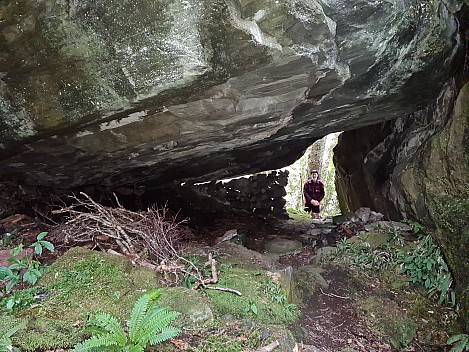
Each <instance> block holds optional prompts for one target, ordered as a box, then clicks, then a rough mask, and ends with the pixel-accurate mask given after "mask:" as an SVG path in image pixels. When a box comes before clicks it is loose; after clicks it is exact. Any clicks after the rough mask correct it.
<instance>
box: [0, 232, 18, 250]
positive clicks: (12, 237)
mask: <svg viewBox="0 0 469 352" xmlns="http://www.w3.org/2000/svg"><path fill="white" fill-rule="evenodd" d="M17 239H18V233H17V230H13V231H11V232H6V233H4V234H3V236H2V237H1V238H0V246H1V247H9V246H11V245H12V244H13V243H14V242H16V240H17Z"/></svg>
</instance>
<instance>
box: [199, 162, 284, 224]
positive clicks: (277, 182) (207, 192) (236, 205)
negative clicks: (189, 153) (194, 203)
mask: <svg viewBox="0 0 469 352" xmlns="http://www.w3.org/2000/svg"><path fill="white" fill-rule="evenodd" d="M287 182H288V171H271V172H269V173H261V174H257V175H251V176H249V177H241V178H236V179H233V180H230V181H228V182H221V181H212V182H210V183H206V184H202V185H195V186H191V187H193V188H194V190H196V191H197V192H198V193H199V195H201V196H205V197H210V198H211V199H212V200H216V201H217V202H218V203H219V204H221V205H222V206H223V207H227V208H229V209H235V210H247V211H249V212H253V213H255V214H258V215H267V214H272V215H275V216H277V217H278V216H287V213H286V211H285V209H284V206H285V203H286V201H285V199H284V198H283V196H285V195H286V194H287V192H286V191H285V186H286V185H287Z"/></svg>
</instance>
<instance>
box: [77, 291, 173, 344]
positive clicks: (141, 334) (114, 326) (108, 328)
mask: <svg viewBox="0 0 469 352" xmlns="http://www.w3.org/2000/svg"><path fill="white" fill-rule="evenodd" d="M160 295H161V294H160V290H153V291H150V292H148V293H145V294H144V295H143V296H141V297H140V298H139V299H138V301H137V302H136V303H135V305H134V307H133V309H132V313H131V316H130V320H129V321H128V324H127V327H128V334H126V332H125V330H124V329H123V328H122V327H121V325H120V324H119V321H118V320H117V319H116V318H115V317H114V316H112V315H110V314H107V313H102V314H98V315H97V316H96V317H95V318H94V319H92V320H90V321H89V322H88V324H87V325H88V331H89V332H91V333H93V334H94V335H93V336H92V337H91V338H89V339H87V340H85V341H83V342H81V343H79V344H77V345H76V346H75V348H74V351H89V352H94V351H131V352H143V351H144V350H145V348H146V346H147V345H148V344H150V345H156V344H159V343H161V342H163V341H166V340H168V339H170V338H172V337H174V336H177V335H178V334H179V333H180V332H181V331H180V330H179V329H177V328H174V327H172V326H169V324H170V323H171V322H172V321H173V320H174V319H176V318H177V317H178V316H179V315H180V313H177V312H174V311H170V310H169V307H159V306H158V305H157V303H158V300H159V299H160Z"/></svg>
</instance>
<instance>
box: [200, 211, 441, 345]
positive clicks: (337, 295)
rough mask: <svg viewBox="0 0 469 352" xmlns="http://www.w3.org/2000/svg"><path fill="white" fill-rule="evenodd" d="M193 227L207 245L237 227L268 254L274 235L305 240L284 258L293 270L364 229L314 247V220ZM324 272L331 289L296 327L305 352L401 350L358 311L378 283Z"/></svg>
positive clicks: (336, 234) (329, 269)
mask: <svg viewBox="0 0 469 352" xmlns="http://www.w3.org/2000/svg"><path fill="white" fill-rule="evenodd" d="M206 220H207V219H205V221H206ZM192 227H193V231H194V233H195V234H196V238H198V240H200V241H203V242H205V243H206V244H208V245H212V244H213V243H215V241H216V239H217V238H219V237H221V236H222V235H223V234H224V233H225V232H226V231H227V230H230V229H237V230H238V232H239V233H241V234H244V235H246V242H245V246H246V247H248V248H249V249H252V250H256V251H259V252H261V253H263V252H264V244H265V242H266V241H268V240H271V239H273V238H276V237H282V238H287V239H293V240H299V241H301V242H303V251H302V252H301V253H297V254H292V255H287V256H283V257H281V258H280V260H279V262H280V263H281V264H284V265H290V266H292V267H293V268H294V269H298V268H301V267H302V266H304V265H309V264H310V261H311V258H312V257H313V256H314V255H315V254H316V252H317V250H318V249H319V248H320V247H322V246H325V245H327V246H334V245H335V244H336V243H337V242H338V241H339V240H340V239H342V238H344V237H351V236H353V235H354V234H355V233H356V232H357V231H358V230H360V229H359V228H355V229H354V228H350V227H349V228H346V229H344V228H342V227H340V226H339V227H337V228H335V229H334V230H333V231H332V232H331V233H329V234H327V235H325V236H323V239H324V240H323V241H322V242H320V244H319V245H317V244H316V245H314V246H313V245H311V244H309V243H308V242H305V240H304V235H305V234H306V233H307V231H308V229H309V228H311V219H300V220H292V219H290V220H281V219H274V218H265V219H262V218H261V219H260V218H256V217H250V216H241V217H240V216H233V217H232V218H228V219H226V218H225V219H214V220H213V222H212V223H211V224H209V225H207V223H205V224H204V226H203V227H199V226H198V225H197V223H196V222H194V223H193V224H192ZM322 276H323V277H324V279H325V280H326V281H327V282H328V284H329V285H328V287H327V288H320V289H319V290H317V291H316V292H315V293H314V295H313V296H311V297H310V298H309V299H308V300H307V301H306V302H303V303H304V306H303V307H301V312H302V316H301V318H300V321H299V323H298V324H295V326H294V327H291V330H292V331H293V332H294V335H295V337H296V338H297V341H298V342H299V346H300V352H301V351H303V352H308V351H313V352H341V351H350V352H353V351H357V352H358V351H360V352H379V351H383V352H385V351H398V350H397V349H395V348H393V347H392V346H391V345H390V344H389V343H387V342H386V339H383V335H386V332H384V333H383V334H380V333H378V334H377V333H376V331H371V330H370V328H369V324H367V321H366V317H363V316H359V315H358V314H357V309H356V305H355V303H356V300H357V299H359V300H365V299H366V298H367V297H368V295H369V294H370V293H372V292H373V291H377V290H378V291H379V290H381V288H380V287H379V284H376V285H375V284H373V283H371V284H370V283H369V284H368V285H367V284H363V285H361V284H357V282H356V281H354V280H352V279H351V277H350V273H349V272H348V271H347V270H345V269H340V268H337V267H336V266H326V267H325V270H324V272H323V274H322ZM351 291H352V292H355V295H354V297H349V294H348V293H349V292H351ZM379 294H382V293H381V292H379ZM387 294H389V293H387ZM301 346H304V347H301ZM313 346H314V347H313ZM448 350H449V348H446V347H441V348H436V349H435V348H433V347H432V348H429V347H423V346H421V345H420V344H419V343H418V342H417V341H413V342H411V343H409V344H408V346H407V347H405V348H403V349H400V350H399V351H421V352H424V351H425V352H429V351H448Z"/></svg>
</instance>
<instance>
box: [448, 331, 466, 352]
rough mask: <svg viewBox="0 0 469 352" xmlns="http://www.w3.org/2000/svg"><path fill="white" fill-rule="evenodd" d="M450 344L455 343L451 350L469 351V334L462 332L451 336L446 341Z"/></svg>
mask: <svg viewBox="0 0 469 352" xmlns="http://www.w3.org/2000/svg"><path fill="white" fill-rule="evenodd" d="M446 344H448V345H453V347H451V350H450V352H463V351H469V335H468V334H460V335H453V336H451V337H450V338H449V339H448V341H447V342H446Z"/></svg>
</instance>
